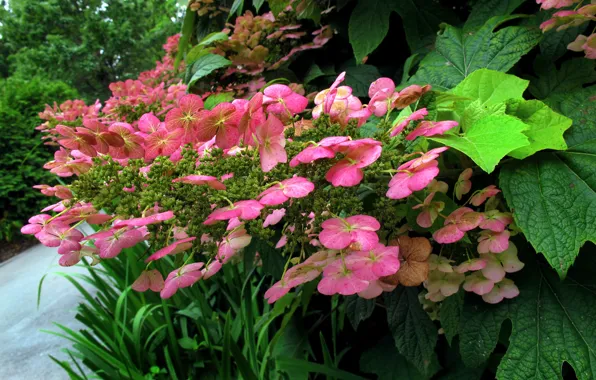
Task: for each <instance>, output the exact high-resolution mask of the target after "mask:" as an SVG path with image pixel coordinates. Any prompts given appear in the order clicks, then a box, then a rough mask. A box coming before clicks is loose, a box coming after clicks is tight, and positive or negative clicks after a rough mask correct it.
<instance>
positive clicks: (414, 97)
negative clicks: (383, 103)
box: [392, 84, 431, 109]
mask: <svg viewBox="0 0 596 380" xmlns="http://www.w3.org/2000/svg"><path fill="white" fill-rule="evenodd" d="M430 88H431V87H430V85H428V84H427V85H426V86H423V87H420V86H418V85H417V84H413V85H410V86H408V87H406V88H404V89H403V90H401V91H400V92H399V94H398V95H397V96H394V97H393V99H394V100H393V104H392V106H393V108H397V109H403V108H406V107H407V106H409V105H410V104H412V103H414V102H416V101H418V99H420V98H421V97H422V95H424V94H426V93H427V92H428V91H430Z"/></svg>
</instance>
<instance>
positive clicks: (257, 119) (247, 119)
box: [232, 92, 265, 145]
mask: <svg viewBox="0 0 596 380" xmlns="http://www.w3.org/2000/svg"><path fill="white" fill-rule="evenodd" d="M235 102H237V100H234V101H233V102H232V104H234V105H236V103H235ZM262 105H263V94H262V93H260V92H257V93H256V94H255V95H254V96H253V97H252V98H251V99H250V101H248V102H246V105H245V106H244V107H243V108H242V111H241V115H242V116H241V117H240V121H239V122H238V132H239V133H240V137H241V138H242V139H243V140H244V143H245V144H247V145H254V143H255V142H254V139H253V137H252V136H253V134H255V133H256V130H257V127H258V126H259V125H261V124H264V123H265V113H264V112H263V107H262Z"/></svg>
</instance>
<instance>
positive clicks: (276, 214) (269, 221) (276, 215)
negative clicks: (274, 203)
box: [263, 208, 286, 228]
mask: <svg viewBox="0 0 596 380" xmlns="http://www.w3.org/2000/svg"><path fill="white" fill-rule="evenodd" d="M285 215H286V209H285V208H280V209H279V210H273V211H271V214H269V215H267V217H266V218H265V221H264V222H263V228H267V227H269V226H274V225H276V224H277V223H279V222H280V221H281V219H282V218H283V217H284V216H285Z"/></svg>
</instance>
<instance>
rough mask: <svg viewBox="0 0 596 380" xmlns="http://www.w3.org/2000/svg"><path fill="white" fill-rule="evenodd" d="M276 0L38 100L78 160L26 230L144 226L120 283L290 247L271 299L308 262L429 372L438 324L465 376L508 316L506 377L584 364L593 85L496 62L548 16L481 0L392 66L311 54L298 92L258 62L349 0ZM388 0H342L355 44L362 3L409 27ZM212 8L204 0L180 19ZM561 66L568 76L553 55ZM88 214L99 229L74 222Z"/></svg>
mask: <svg viewBox="0 0 596 380" xmlns="http://www.w3.org/2000/svg"><path fill="white" fill-rule="evenodd" d="M255 3H258V2H256V1H255ZM262 3H263V2H262V1H261V2H260V5H257V4H255V8H256V10H257V11H258V10H259V8H260V7H261V6H262ZM269 3H270V4H269V5H268V6H269V8H270V9H271V11H270V12H267V13H264V14H262V15H260V16H254V15H253V13H252V12H251V11H247V12H245V13H244V14H242V15H240V16H238V17H236V19H235V20H236V21H235V24H233V25H230V26H229V27H226V28H225V29H224V30H223V31H219V32H215V33H212V34H209V35H207V36H205V37H204V38H203V39H201V40H200V41H197V44H196V45H195V46H194V47H192V48H189V47H188V46H187V45H188V44H189V41H191V40H192V36H189V35H188V34H187V35H184V33H183V35H182V37H180V36H174V37H172V38H171V39H170V40H169V41H168V44H166V45H165V46H164V48H165V49H166V52H167V54H166V56H165V57H164V59H163V60H162V61H161V62H158V64H157V66H156V68H155V69H154V70H152V71H149V72H145V73H142V74H141V75H140V76H139V79H138V80H136V81H132V80H129V81H126V82H120V83H113V84H112V85H110V89H111V91H112V93H113V96H112V97H111V98H110V99H109V100H107V101H106V102H105V104H100V103H99V102H98V103H95V104H93V105H86V104H84V103H83V102H82V101H73V102H67V103H64V104H62V105H60V106H54V107H53V108H50V107H48V108H47V109H46V110H45V111H44V112H43V113H42V114H41V115H40V116H41V117H42V118H43V119H44V120H46V122H45V123H44V124H42V125H41V126H40V127H39V129H40V130H42V131H43V132H44V137H43V138H44V139H45V140H46V142H47V143H48V144H53V145H56V146H57V147H58V150H57V151H56V153H55V157H54V160H53V161H51V162H49V163H47V164H46V166H45V167H46V168H47V169H49V170H51V172H53V173H55V174H57V175H58V176H61V177H70V176H76V177H77V178H76V180H74V181H73V182H72V184H71V185H68V186H54V187H49V186H46V185H39V186H38V188H39V189H40V190H41V191H42V193H44V194H46V195H49V196H55V197H58V198H59V199H60V201H59V202H58V203H56V204H53V205H51V206H48V207H47V208H46V209H44V210H42V214H40V215H36V216H34V217H32V218H31V219H30V221H29V222H30V224H28V225H26V226H25V227H23V229H22V232H23V233H26V234H34V235H35V236H36V237H37V238H38V239H39V240H40V242H41V243H42V244H44V245H46V246H49V247H57V249H58V254H60V264H61V265H64V266H71V265H74V264H76V263H78V262H79V261H80V260H82V259H85V258H88V259H89V260H90V262H91V264H92V265H94V264H97V263H98V262H101V261H102V260H109V259H111V258H114V257H116V256H117V255H119V254H120V252H121V251H122V250H123V249H125V248H129V247H132V246H135V245H137V244H144V245H145V247H146V249H145V254H144V256H143V257H139V258H138V259H139V260H144V261H145V263H146V270H145V271H144V272H143V273H142V274H141V276H140V277H139V278H137V279H136V280H135V281H134V282H133V283H132V284H131V285H132V288H133V289H134V290H136V291H141V292H143V291H148V290H150V291H154V292H159V293H160V295H161V297H162V298H164V299H167V298H169V297H172V295H174V294H175V293H176V292H177V291H179V290H180V289H182V288H186V287H190V286H194V285H195V284H196V283H197V282H200V281H209V278H210V277H212V276H218V275H220V274H219V273H218V272H220V271H221V270H222V268H223V267H224V266H226V265H242V264H243V263H246V262H247V260H248V261H249V262H253V263H255V264H257V265H262V267H263V268H264V270H265V268H268V267H271V266H272V265H280V266H281V267H282V268H283V270H281V273H282V274H281V276H280V277H278V278H275V281H276V282H275V283H274V284H273V285H271V286H270V287H269V288H268V290H267V291H266V292H265V293H264V298H265V299H266V301H267V302H269V303H274V302H276V301H278V300H280V299H281V298H282V297H284V296H285V295H286V294H287V293H288V292H300V291H302V289H303V288H304V285H305V284H307V283H310V282H315V283H316V290H317V291H318V293H320V294H322V295H327V296H335V295H341V296H351V297H348V300H349V302H351V303H352V306H349V307H347V310H348V311H347V313H348V317H349V318H350V320H351V321H352V323H353V324H354V326H355V328H357V326H358V324H359V323H360V322H361V321H362V320H365V319H366V318H368V317H370V316H371V315H372V312H373V309H374V308H375V304H381V305H383V306H384V307H385V308H386V309H387V323H388V327H389V331H390V332H391V334H392V335H393V337H394V339H395V344H396V347H397V351H398V352H399V354H400V355H403V357H405V359H406V360H407V362H409V363H410V365H413V366H414V368H415V370H416V371H418V372H420V374H421V376H422V377H430V376H432V375H433V374H434V373H435V372H436V371H437V370H438V368H439V367H438V363H437V362H436V358H435V356H434V351H435V345H436V343H437V336H438V334H439V332H440V333H442V334H444V335H445V337H446V339H447V342H448V344H449V345H452V346H453V347H456V348H457V349H456V355H458V356H460V357H461V359H458V360H461V361H463V363H464V364H465V366H466V367H468V369H469V371H470V372H469V374H470V376H472V375H471V374H472V373H476V372H478V371H479V373H481V372H482V371H483V369H484V367H485V366H486V364H485V363H486V360H487V359H488V358H489V356H490V355H491V353H492V351H493V350H494V348H495V346H496V344H497V339H498V337H499V331H500V326H501V323H502V322H503V321H504V320H505V319H510V320H512V323H513V330H512V332H511V335H510V338H509V342H508V350H507V352H506V354H505V357H504V359H503V361H502V362H501V364H500V365H499V367H498V370H497V375H498V376H499V377H500V378H505V379H515V378H560V377H561V371H560V369H561V365H562V363H563V361H566V362H568V363H569V364H571V366H572V367H573V369H574V370H575V374H576V375H577V377H578V378H585V379H588V378H592V377H591V376H592V375H593V373H594V369H593V368H592V366H590V365H589V363H591V362H592V360H593V359H594V358H593V356H594V355H593V350H592V347H593V345H594V343H595V342H596V336H594V333H593V331H594V329H593V328H591V327H590V326H592V327H593V324H591V322H588V321H586V318H585V317H584V316H580V314H582V313H583V311H582V310H585V311H586V312H588V310H594V307H595V306H596V301H595V300H594V298H593V294H590V293H591V292H592V291H591V290H590V289H591V288H590V287H591V286H592V285H590V284H589V282H586V281H589V280H590V276H586V275H585V274H583V273H581V271H579V270H578V268H575V267H574V268H572V270H571V271H569V269H570V268H571V267H572V265H573V262H574V259H575V257H576V256H577V255H578V252H579V250H580V247H581V246H582V245H583V243H584V242H586V241H588V240H589V241H595V240H596V237H595V235H596V231H595V230H594V216H595V213H594V205H595V204H596V194H595V193H594V185H595V184H594V178H596V176H595V174H596V172H595V171H596V162H595V161H594V159H593V153H594V146H593V145H594V144H593V141H594V138H593V136H594V134H595V133H596V126H595V125H594V122H593V121H594V119H593V117H592V115H594V105H593V103H591V102H593V100H592V99H593V98H592V97H593V96H594V90H593V88H588V89H579V90H575V92H572V93H570V94H569V93H564V92H563V93H558V92H557V91H556V90H555V89H554V88H553V87H552V85H549V84H548V83H546V84H545V83H544V81H542V79H541V78H538V79H537V80H534V79H532V82H531V83H529V82H528V80H525V79H522V78H519V77H517V76H515V75H512V74H507V73H505V72H506V71H508V70H509V69H510V68H511V67H513V65H515V64H516V62H517V61H518V60H520V58H521V57H522V55H524V54H525V53H527V52H528V51H530V50H531V49H532V48H533V47H534V46H535V45H536V44H538V43H539V41H540V38H541V37H540V32H539V28H538V26H536V25H534V26H528V25H525V26H504V27H501V28H500V29H498V30H497V31H495V29H496V28H497V27H498V26H499V25H500V24H502V23H504V22H505V21H508V20H513V19H516V16H508V15H507V14H503V13H507V12H511V11H513V9H514V8H515V7H514V8H513V9H510V10H509V9H507V10H503V9H501V8H499V7H493V8H490V9H488V10H487V9H486V4H487V3H491V2H490V1H480V2H478V4H477V8H473V9H472V13H471V14H470V17H469V19H468V21H467V22H466V24H464V26H463V29H461V28H459V27H456V26H451V25H442V26H441V29H440V31H439V34H438V37H437V40H436V42H435V50H431V51H428V52H425V53H424V54H423V58H422V59H420V58H418V57H416V56H417V55H418V54H422V53H417V54H416V55H415V56H413V57H414V58H412V59H408V61H407V63H406V65H409V68H406V69H404V73H403V74H404V75H403V78H402V82H401V83H396V80H394V79H396V77H395V76H393V78H389V77H386V76H382V75H377V76H375V77H374V78H371V80H370V81H366V82H364V81H363V79H362V76H358V79H359V80H358V81H357V84H356V85H350V83H355V81H354V78H355V76H357V75H358V72H359V71H361V70H362V69H357V68H358V67H359V66H353V67H348V69H347V70H345V71H341V72H339V73H338V74H337V73H333V75H331V74H325V73H324V72H323V70H322V69H320V68H318V67H317V69H313V68H311V69H310V70H309V72H308V73H307V74H308V75H307V76H308V77H309V81H312V80H313V77H314V78H316V77H321V76H326V77H329V78H330V79H332V80H330V81H329V84H328V85H327V86H324V87H319V88H317V89H316V91H313V92H312V93H309V94H308V95H307V93H306V92H305V87H304V85H298V84H297V83H290V81H289V80H287V81H280V80H273V81H270V82H266V79H265V78H266V76H265V72H266V71H268V70H276V69H279V68H280V66H282V65H287V64H288V63H290V62H292V59H294V58H296V57H297V55H298V54H299V53H300V52H301V51H305V50H310V49H321V48H323V47H324V45H326V44H327V43H328V42H329V41H330V40H332V39H333V38H334V37H333V33H334V29H333V26H322V27H321V25H318V27H317V28H312V29H309V27H310V25H311V24H312V23H317V24H318V23H320V22H321V15H323V16H324V15H326V14H332V13H333V12H338V11H339V8H340V5H336V6H333V7H331V8H330V9H327V10H323V9H320V8H319V6H320V4H319V2H314V1H294V2H285V3H287V4H285V3H284V6H283V7H281V8H280V7H279V4H277V3H279V2H277V1H276V2H269ZM372 3H374V4H372ZM388 3H391V2H383V1H380V0H379V1H371V2H370V3H369V2H365V1H362V0H361V1H358V2H357V5H356V6H355V8H354V9H353V12H352V14H351V16H350V17H351V18H350V22H349V39H350V43H351V45H352V48H353V51H354V55H355V57H356V60H357V61H359V62H366V61H367V56H368V55H369V54H371V53H372V52H373V51H374V50H375V49H376V48H377V46H378V45H379V44H380V43H381V41H382V40H383V38H384V37H385V35H386V34H387V32H388V30H387V27H386V25H385V27H384V26H383V25H384V23H383V22H379V23H377V24H374V25H365V24H363V20H370V19H371V17H373V16H374V17H380V18H381V19H384V18H385V17H387V20H386V21H387V22H388V17H389V15H388V14H389V13H391V12H392V11H396V12H397V13H399V14H400V15H401V16H402V18H404V25H406V37H407V39H408V42H409V44H410V45H411V48H412V50H416V49H417V48H418V47H419V46H417V44H418V41H414V40H415V38H414V36H413V33H414V32H413V31H412V30H411V29H408V27H407V25H408V21H407V20H406V18H407V17H408V14H407V11H406V10H404V9H403V8H395V9H394V8H391V7H392V6H390V5H388ZM396 3H399V2H396ZM495 3H496V2H495ZM538 3H539V4H542V8H544V9H549V8H560V7H565V6H577V7H578V8H577V9H576V10H573V11H567V10H565V11H559V12H557V13H555V14H553V15H552V18H551V19H549V20H548V21H545V22H544V23H543V24H542V25H540V29H542V30H544V31H547V30H548V29H551V28H553V27H555V26H558V29H559V30H561V29H565V28H566V27H569V26H573V27H578V26H580V25H582V23H584V22H589V21H590V20H593V14H594V12H593V11H594V9H593V8H594V5H583V6H582V4H581V3H580V2H577V1H575V2H573V1H538ZM234 4H235V3H234ZM239 7H240V8H238V7H237V8H236V9H233V10H232V13H235V12H236V11H238V12H240V10H241V9H242V7H241V6H239ZM336 7H337V8H338V9H334V8H336ZM386 7H389V8H386ZM223 11H224V10H222V8H221V7H218V6H216V5H213V4H212V3H211V2H207V1H194V2H191V4H190V5H189V8H188V11H187V20H191V21H192V20H194V19H195V18H196V17H197V14H198V15H199V16H200V17H215V16H213V15H217V14H219V12H223ZM481 12H484V13H481ZM565 12H567V13H565ZM569 12H571V13H569ZM385 13H387V14H385ZM239 14H240V13H239ZM210 15H211V16H210ZM313 15H314V16H313ZM419 17H422V16H419ZM304 19H311V20H309V22H310V23H311V24H308V23H300V22H298V20H304ZM323 20H324V19H323ZM313 21H314V22H313ZM185 24H186V21H185ZM191 25H192V24H191ZM330 25H333V24H330ZM365 28H368V29H365ZM185 29H186V28H185ZM191 29H192V28H191ZM470 31H474V32H470ZM433 32H434V31H433ZM431 34H432V33H431ZM419 37H421V36H419ZM451 37H457V39H459V40H460V41H463V43H461V44H459V43H456V42H454V39H453V38H451ZM569 37H573V38H575V36H568V37H567V38H569ZM591 38H592V36H590V37H585V36H583V35H580V36H579V37H577V39H576V40H575V41H573V42H570V45H569V49H571V50H573V51H578V50H582V51H584V52H585V54H586V57H587V58H594V57H592V55H591V54H592V53H591V50H590V49H591V48H590V41H591V40H590V39H591ZM580 44H581V45H580ZM559 45H561V42H559ZM541 48H542V45H541ZM177 49H183V50H184V51H186V59H185V65H179V64H178V63H177V62H176V55H177V54H179V52H177V51H176V50H177ZM547 49H548V48H547V47H544V50H545V51H547ZM559 54H560V53H559ZM467 57H468V58H469V57H472V58H471V59H473V60H472V61H467ZM414 61H415V62H416V64H417V70H416V72H415V73H414V74H413V75H412V76H410V72H411V71H413V70H411V66H412V65H413V64H414V63H413V62H414ZM588 62H589V61H588ZM563 65H565V63H564V64H563ZM582 65H583V64H582ZM366 66H367V65H363V66H360V67H361V68H362V67H366ZM354 67H355V68H356V69H354ZM313 70H315V71H316V70H319V71H320V73H313ZM375 70H376V69H375ZM592 70H593V66H592ZM315 74H316V75H315ZM336 74H337V75H336ZM553 75H555V76H556V79H552V80H556V81H559V83H560V86H563V87H565V86H566V84H568V81H569V80H568V79H565V78H566V76H565V75H566V74H565V73H559V74H556V73H554V74H553ZM590 75H592V77H593V73H591V74H590ZM181 76H185V77H186V78H185V80H184V83H183V82H181V81H180V78H181ZM306 82H307V81H306V80H305V83H304V84H307V83H306ZM583 83H585V82H582V83H581V84H583ZM528 86H530V89H529V91H530V93H531V94H532V99H527V98H524V96H527V95H526V90H527V89H528ZM549 86H551V87H550V89H548V94H547V95H548V96H542V95H541V94H544V93H545V91H547V90H545V88H548V87H549ZM315 87H316V86H314V85H307V88H309V89H313V90H314V89H315ZM363 87H364V93H363V90H362V89H363ZM555 87H556V86H555ZM366 90H367V91H366ZM538 99H542V100H543V101H541V100H538ZM545 151H548V152H545ZM491 173H499V175H498V176H496V175H491ZM83 222H87V223H89V224H93V225H96V226H97V230H98V231H97V232H96V233H94V234H92V235H88V236H84V235H83V234H82V233H80V232H79V231H78V230H77V228H76V227H77V226H79V225H80V224H81V223H83ZM534 251H535V252H538V253H542V255H543V256H538V255H536V254H535V253H534ZM166 256H169V257H172V258H173V259H174V262H175V263H176V264H177V269H175V270H174V271H172V272H170V273H160V272H159V271H158V270H157V269H155V267H154V263H155V262H156V261H158V260H163V259H164V258H165V257H166ZM583 256H585V255H583ZM541 257H543V258H541ZM549 264H550V266H552V267H553V268H554V270H555V271H556V272H557V273H558V275H559V277H560V278H561V279H563V278H565V277H566V276H567V277H568V279H567V280H566V281H565V282H560V280H559V279H558V278H557V276H556V275H553V271H552V270H551V269H549V268H548V265H549ZM579 269H585V268H579ZM568 271H569V275H568ZM571 284H573V286H571ZM356 297H358V298H356ZM353 305H356V306H353ZM578 313H579V314H578ZM433 321H437V322H436V323H437V324H435V323H434V322H433ZM438 326H440V330H438V329H437V327H438ZM559 330H564V331H559ZM562 334H571V335H573V338H569V339H570V341H569V342H566V340H561V339H562V337H563V335H562ZM455 336H459V337H458V338H457V339H454V337H455ZM559 338H561V339H559ZM545 339H546V340H548V339H552V340H553V343H554V345H555V346H554V347H553V346H552V345H551V344H550V343H548V342H545ZM457 352H459V353H457ZM528 352H529V353H528ZM544 363H548V365H547V364H544ZM546 367H548V368H546ZM463 368H465V367H463ZM555 368H556V370H555ZM468 369H466V370H468ZM474 371H476V372H474ZM373 372H374V371H373ZM397 373H398V372H396V375H395V376H397ZM464 373H466V372H462V376H463V374H464ZM525 373H527V374H528V375H527V376H526V375H522V374H525ZM378 374H379V375H381V373H378ZM530 374H533V375H530ZM402 376H403V374H402ZM520 376H521V377H520ZM466 378H467V377H466ZM470 378H472V377H470Z"/></svg>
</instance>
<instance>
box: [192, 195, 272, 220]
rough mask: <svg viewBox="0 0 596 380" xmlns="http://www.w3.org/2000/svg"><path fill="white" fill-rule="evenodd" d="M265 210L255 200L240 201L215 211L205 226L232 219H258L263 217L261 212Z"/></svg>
mask: <svg viewBox="0 0 596 380" xmlns="http://www.w3.org/2000/svg"><path fill="white" fill-rule="evenodd" d="M263 208H264V206H263V205H262V204H260V203H259V202H258V201H255V200H248V201H239V202H236V203H234V204H233V205H231V206H228V207H222V208H218V209H216V210H214V211H213V212H212V213H211V214H209V216H208V217H207V220H205V221H204V222H203V224H206V225H209V224H213V223H215V222H217V221H219V220H229V219H232V218H240V219H243V220H252V219H256V218H257V217H258V216H259V215H261V210H262V209H263Z"/></svg>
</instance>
